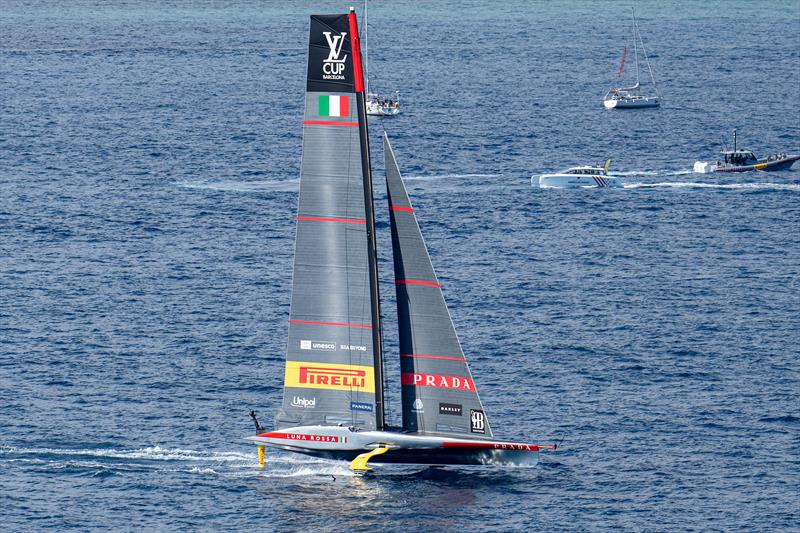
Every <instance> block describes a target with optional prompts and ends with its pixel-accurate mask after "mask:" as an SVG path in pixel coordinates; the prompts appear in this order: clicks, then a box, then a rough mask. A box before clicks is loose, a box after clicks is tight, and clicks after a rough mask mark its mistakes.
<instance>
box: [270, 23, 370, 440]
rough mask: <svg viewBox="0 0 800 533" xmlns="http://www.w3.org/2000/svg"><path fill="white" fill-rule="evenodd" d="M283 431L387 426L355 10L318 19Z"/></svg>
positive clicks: (312, 42) (313, 33) (312, 40)
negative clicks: (333, 427)
mask: <svg viewBox="0 0 800 533" xmlns="http://www.w3.org/2000/svg"><path fill="white" fill-rule="evenodd" d="M308 53H309V56H308V57H309V59H308V78H307V85H306V100H305V120H304V125H303V158H302V166H301V170H300V198H299V204H298V214H297V235H296V240H295V263H294V278H293V285H292V304H291V310H290V317H289V335H288V345H287V349H286V373H285V378H284V398H283V406H282V409H281V410H280V412H279V413H278V415H277V417H276V429H282V428H287V427H292V426H301V425H332V426H337V425H346V426H352V427H357V428H362V429H378V430H381V429H383V427H384V414H383V372H382V353H381V348H382V347H381V323H380V308H379V301H380V298H379V294H378V271H377V256H376V251H375V220H374V214H373V205H372V174H371V170H370V161H369V145H368V132H367V121H366V108H365V101H364V82H363V74H362V68H361V57H360V48H359V43H358V31H357V22H356V16H355V13H353V12H351V13H349V14H344V15H313V16H312V17H311V28H310V36H309V50H308Z"/></svg>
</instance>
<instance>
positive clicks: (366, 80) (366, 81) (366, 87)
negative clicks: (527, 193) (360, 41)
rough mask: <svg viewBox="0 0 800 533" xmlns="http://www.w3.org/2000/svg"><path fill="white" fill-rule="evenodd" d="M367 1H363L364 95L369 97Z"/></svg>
mask: <svg viewBox="0 0 800 533" xmlns="http://www.w3.org/2000/svg"><path fill="white" fill-rule="evenodd" d="M367 24H368V22H367V0H364V93H365V94H367V95H369V41H368V39H367V30H368V29H369V28H368V26H367Z"/></svg>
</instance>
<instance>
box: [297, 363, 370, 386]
mask: <svg viewBox="0 0 800 533" xmlns="http://www.w3.org/2000/svg"><path fill="white" fill-rule="evenodd" d="M284 382H285V385H286V386H287V387H300V388H303V389H329V390H346V391H350V390H359V391H361V392H375V373H374V371H373V368H372V367H371V366H358V365H337V364H328V363H305V362H302V361H286V377H285V378H284Z"/></svg>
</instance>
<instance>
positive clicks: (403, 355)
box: [400, 353, 466, 361]
mask: <svg viewBox="0 0 800 533" xmlns="http://www.w3.org/2000/svg"><path fill="white" fill-rule="evenodd" d="M400 357H421V358H423V359H449V360H451V361H466V359H464V358H463V357H456V356H453V355H431V354H427V353H401V354H400Z"/></svg>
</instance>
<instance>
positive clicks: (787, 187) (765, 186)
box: [624, 181, 800, 192]
mask: <svg viewBox="0 0 800 533" xmlns="http://www.w3.org/2000/svg"><path fill="white" fill-rule="evenodd" d="M624 187H625V188H626V189H656V188H671V189H723V190H745V191H753V190H762V191H794V192H800V185H798V184H794V183H702V182H695V181H663V182H659V183H626V184H625V185H624Z"/></svg>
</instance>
